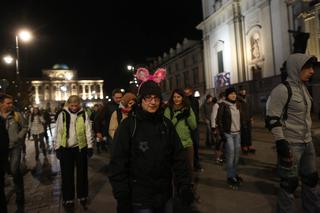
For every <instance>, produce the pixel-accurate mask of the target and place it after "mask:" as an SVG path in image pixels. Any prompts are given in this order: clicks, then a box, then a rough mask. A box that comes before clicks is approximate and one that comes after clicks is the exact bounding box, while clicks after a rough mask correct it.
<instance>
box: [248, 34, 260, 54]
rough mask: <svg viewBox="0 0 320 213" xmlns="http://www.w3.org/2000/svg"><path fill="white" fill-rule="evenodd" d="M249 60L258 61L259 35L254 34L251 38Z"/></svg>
mask: <svg viewBox="0 0 320 213" xmlns="http://www.w3.org/2000/svg"><path fill="white" fill-rule="evenodd" d="M250 40H251V59H252V60H256V59H259V58H260V56H261V54H260V46H259V42H260V35H259V34H258V33H254V34H253V36H252V37H251V39H250Z"/></svg>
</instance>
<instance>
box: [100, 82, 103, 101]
mask: <svg viewBox="0 0 320 213" xmlns="http://www.w3.org/2000/svg"><path fill="white" fill-rule="evenodd" d="M99 86H100V99H103V84H99Z"/></svg>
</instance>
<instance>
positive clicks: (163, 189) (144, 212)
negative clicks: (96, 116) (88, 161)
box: [109, 68, 194, 213]
mask: <svg viewBox="0 0 320 213" xmlns="http://www.w3.org/2000/svg"><path fill="white" fill-rule="evenodd" d="M136 76H137V78H138V79H139V80H141V81H142V84H141V85H140V87H139V92H138V106H137V107H136V108H135V110H133V111H132V112H131V114H129V116H128V117H127V118H126V119H124V120H123V121H122V122H121V124H120V126H119V127H118V129H117V131H116V133H115V138H114V141H115V143H114V144H115V146H114V149H113V153H112V158H111V162H110V175H109V179H110V182H111V185H112V188H113V194H114V197H115V198H116V200H117V212H118V213H131V212H133V213H157V212H161V213H172V212H173V185H172V183H173V180H174V186H175V187H176V191H177V192H178V196H179V197H180V200H181V201H182V202H183V203H185V204H191V203H192V202H193V200H194V194H193V187H192V181H191V177H190V174H189V172H188V169H187V165H186V161H185V157H184V152H183V145H182V143H181V141H180V138H179V136H178V134H177V132H176V130H175V128H174V126H173V124H172V122H171V121H170V120H169V119H167V118H166V117H165V116H164V114H163V109H162V108H161V107H160V105H161V100H162V96H161V89H160V87H159V85H158V84H159V83H160V81H161V80H160V79H162V80H163V79H164V78H165V70H164V69H161V70H160V71H159V70H158V71H157V72H156V73H155V74H154V75H149V72H148V70H146V69H144V68H142V69H138V72H137V74H136ZM173 177H174V178H173Z"/></svg>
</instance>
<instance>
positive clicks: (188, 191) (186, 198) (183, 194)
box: [179, 185, 195, 205]
mask: <svg viewBox="0 0 320 213" xmlns="http://www.w3.org/2000/svg"><path fill="white" fill-rule="evenodd" d="M179 197H180V199H181V201H182V202H183V203H184V204H186V205H190V204H192V203H193V202H194V199H195V197H194V192H193V187H192V185H184V186H181V188H180V190H179Z"/></svg>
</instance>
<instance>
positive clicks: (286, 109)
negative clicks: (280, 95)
mask: <svg viewBox="0 0 320 213" xmlns="http://www.w3.org/2000/svg"><path fill="white" fill-rule="evenodd" d="M282 84H283V85H284V86H285V87H286V88H287V90H288V99H287V102H286V104H285V105H284V107H283V116H282V120H284V121H285V120H287V119H288V106H289V102H290V100H291V97H292V89H291V87H290V84H289V82H288V81H283V82H282Z"/></svg>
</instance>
